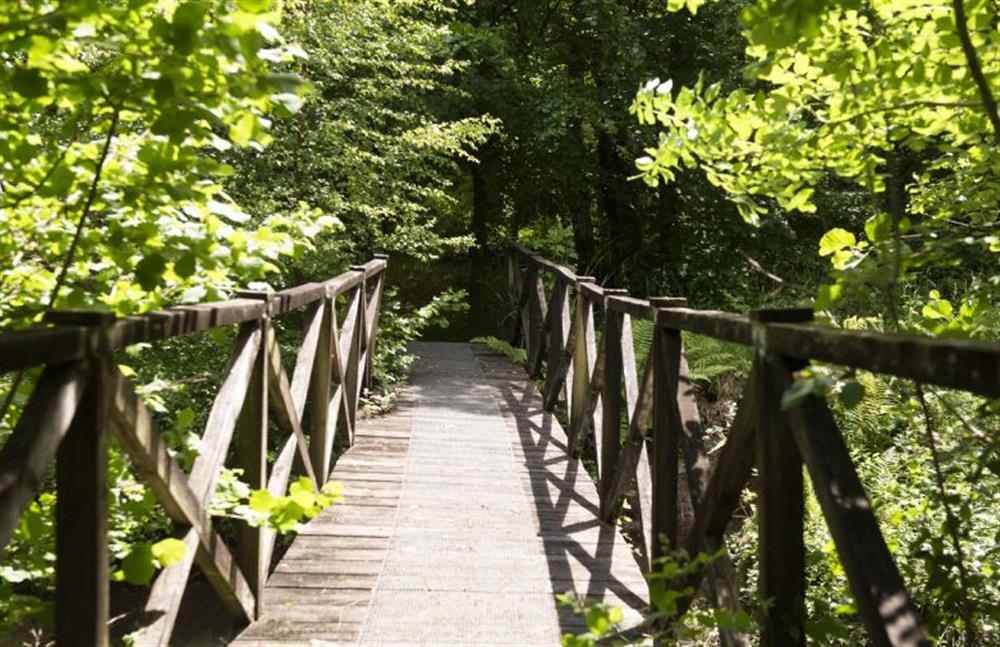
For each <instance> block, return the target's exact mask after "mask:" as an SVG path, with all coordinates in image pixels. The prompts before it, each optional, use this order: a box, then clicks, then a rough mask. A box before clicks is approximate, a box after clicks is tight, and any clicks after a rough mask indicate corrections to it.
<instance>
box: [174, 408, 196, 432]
mask: <svg viewBox="0 0 1000 647" xmlns="http://www.w3.org/2000/svg"><path fill="white" fill-rule="evenodd" d="M197 415H198V414H196V413H195V411H194V409H192V408H190V407H187V408H184V409H181V412H180V413H178V414H177V420H175V421H174V428H175V429H177V430H178V431H184V430H185V429H187V428H188V427H190V426H191V424H192V423H193V422H194V420H195V418H196V417H197Z"/></svg>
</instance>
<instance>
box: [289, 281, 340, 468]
mask: <svg viewBox="0 0 1000 647" xmlns="http://www.w3.org/2000/svg"><path fill="white" fill-rule="evenodd" d="M334 306H335V300H334V298H333V296H332V295H328V296H327V298H326V299H325V301H324V304H323V312H322V318H321V320H320V327H319V339H318V341H317V343H316V354H315V355H316V359H315V362H314V363H313V365H312V379H311V380H310V381H309V401H310V403H311V405H312V406H311V409H310V417H309V418H310V424H311V427H312V428H311V431H310V439H309V440H310V442H309V454H310V456H311V457H312V464H313V473H314V474H316V479H317V480H318V481H319V482H321V483H325V482H326V479H327V476H329V474H330V461H331V458H332V451H333V450H332V448H333V434H332V429H331V426H330V420H329V406H330V383H331V378H332V376H333V364H334V363H335V362H334V357H333V353H334V349H335V348H336V347H337V344H336V336H335V334H336V323H337V314H336V311H335V309H334ZM297 375H298V370H296V376H297Z"/></svg>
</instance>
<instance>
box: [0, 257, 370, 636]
mask: <svg viewBox="0 0 1000 647" xmlns="http://www.w3.org/2000/svg"><path fill="white" fill-rule="evenodd" d="M386 266H387V257H386V256H384V255H376V256H375V258H373V259H372V260H370V261H368V262H367V263H365V264H364V265H357V266H353V267H351V268H350V270H348V271H347V272H344V273H343V274H340V275H338V276H336V277H333V278H331V279H329V280H327V281H324V282H319V283H306V284H303V285H299V286H296V287H293V288H289V289H286V290H281V291H278V292H259V291H258V292H253V291H251V292H242V293H239V294H238V295H237V297H236V298H234V299H230V300H228V301H222V302H216V303H204V304H196V305H188V306H178V307H175V308H168V309H166V310H162V311H159V312H151V313H148V314H144V315H138V316H132V317H124V318H121V319H115V318H114V316H113V315H110V314H109V313H99V312H82V311H70V312H53V313H50V314H49V315H48V316H47V317H46V319H45V325H44V326H36V327H34V328H30V329H27V330H22V331H15V332H2V333H0V372H5V371H15V370H23V369H28V368H32V367H36V366H42V367H43V369H42V371H41V373H40V375H39V376H38V378H37V380H36V382H35V386H34V389H33V391H32V394H31V397H30V398H29V400H28V402H27V404H26V405H25V407H24V409H23V412H22V414H21V416H20V419H19V420H18V421H17V424H16V425H15V428H14V431H13V433H12V434H11V436H10V438H9V439H8V440H7V442H6V444H5V445H4V446H3V448H2V449H0V555H2V549H3V547H4V546H6V544H7V542H8V541H9V540H10V537H11V534H12V533H13V530H14V528H15V527H16V526H17V523H18V520H19V518H20V515H21V512H22V510H23V509H24V507H25V506H26V505H27V504H28V503H29V502H30V501H31V499H32V498H33V497H34V495H35V492H36V490H37V488H38V486H39V484H40V483H41V481H42V479H43V477H44V474H45V471H46V469H47V466H48V465H49V464H50V463H51V462H52V461H53V459H54V460H55V463H56V497H57V501H58V504H57V509H56V599H55V616H56V617H55V621H56V622H55V625H56V627H55V634H56V635H55V637H56V642H57V644H77V643H85V644H95V645H103V644H107V642H108V633H107V632H108V572H107V569H108V561H109V560H108V544H107V541H108V540H107V517H108V510H107V498H108V495H107V482H106V479H107V476H106V475H107V431H108V430H109V429H110V430H111V431H112V432H113V433H114V434H115V435H116V437H117V438H118V441H119V443H120V445H121V447H122V449H123V450H124V451H125V453H126V454H127V455H128V456H129V457H130V458H131V459H132V461H133V462H134V463H135V465H136V467H137V468H138V470H139V472H140V473H141V474H142V476H143V478H144V480H145V481H146V482H147V483H148V484H149V486H150V489H151V490H152V491H153V493H154V495H155V496H156V498H157V500H158V501H159V502H160V503H161V504H162V505H163V508H164V510H165V511H166V512H167V514H168V515H169V516H170V517H171V519H172V520H173V521H174V522H175V523H176V524H177V525H178V527H179V529H180V531H181V532H180V535H179V536H180V537H182V538H183V541H184V544H185V546H186V548H187V550H186V553H185V557H184V559H183V560H182V561H181V562H179V563H176V564H171V565H170V566H167V567H166V568H164V569H163V570H162V571H161V572H160V574H159V576H158V577H157V579H156V580H155V581H154V583H153V586H152V589H151V591H150V595H149V598H148V600H147V602H146V607H145V613H144V615H143V617H144V618H147V619H148V624H147V625H146V626H144V627H142V628H141V629H140V630H139V632H138V634H137V637H136V644H142V645H167V644H169V641H170V636H171V633H172V631H173V627H174V623H175V621H176V619H177V614H178V612H179V610H180V604H181V600H182V597H183V594H184V589H185V586H186V583H187V581H188V578H189V577H190V573H191V568H192V566H193V565H194V564H197V565H198V567H199V568H200V569H201V570H202V572H203V573H204V574H205V575H206V577H207V579H208V580H209V582H210V583H211V584H212V586H213V588H214V589H215V591H216V593H217V594H218V595H219V597H220V599H221V600H222V602H223V603H224V604H225V606H226V607H227V608H228V609H229V610H230V612H231V613H232V614H233V615H234V616H235V617H237V618H239V619H241V620H243V621H244V622H247V621H250V620H253V619H255V618H257V617H259V615H260V614H261V612H262V611H263V601H262V599H261V593H262V591H263V585H264V580H265V578H266V576H267V571H268V565H269V563H270V560H271V554H272V551H273V548H274V542H275V539H276V537H275V534H274V533H273V532H272V531H270V530H269V529H267V528H254V527H250V526H249V525H246V524H240V526H239V527H238V533H237V540H236V544H235V546H233V547H230V546H229V545H228V544H227V543H226V542H225V541H224V540H223V539H222V538H221V537H220V536H219V535H218V534H217V533H216V531H215V529H214V528H213V526H212V523H211V519H210V518H209V516H208V515H207V512H206V507H207V504H208V502H209V500H210V498H211V496H212V494H213V492H214V490H215V484H216V480H217V478H218V475H219V472H220V470H221V468H222V467H223V465H224V462H225V460H226V456H227V454H228V453H229V446H230V444H231V443H232V442H233V439H234V438H236V448H235V449H236V455H237V461H238V466H239V467H241V468H242V469H243V473H244V478H245V479H246V480H247V481H248V482H249V484H250V486H251V487H253V488H255V489H267V490H268V491H270V492H271V493H272V494H273V495H275V496H280V495H282V494H284V492H285V490H286V489H287V486H288V482H289V479H290V478H291V474H292V471H293V469H297V470H299V471H301V472H303V473H304V474H305V476H307V477H308V478H309V479H310V480H311V481H312V482H313V483H314V485H315V486H316V487H317V488H318V487H321V486H322V485H323V484H324V483H325V482H326V480H327V478H328V475H329V474H330V471H331V469H332V462H333V454H334V450H335V449H337V448H346V447H349V446H351V444H353V442H354V424H355V420H356V415H357V410H358V404H359V402H358V401H359V398H360V395H361V390H362V386H363V385H364V383H365V381H366V380H367V379H369V378H370V375H371V360H372V356H373V354H374V349H375V341H376V334H377V331H378V320H379V312H380V308H381V299H382V293H383V289H384V277H385V269H386ZM302 308H305V312H304V317H303V319H304V322H305V325H304V328H303V333H302V339H301V345H300V348H299V351H298V356H297V358H296V362H295V370H294V372H293V374H292V377H291V378H289V376H288V375H287V374H286V372H285V369H284V367H283V364H282V359H281V351H280V349H279V346H278V343H277V337H276V335H275V331H274V327H273V325H272V319H273V318H274V317H277V316H280V315H282V314H284V313H286V312H290V311H292V310H298V309H302ZM236 324H238V325H239V333H238V334H237V336H236V340H235V342H234V344H233V350H232V353H231V356H230V360H229V363H228V365H227V366H226V368H225V372H224V378H223V380H222V385H221V386H220V388H219V391H218V393H217V395H216V397H215V400H214V402H213V404H212V408H211V411H210V413H209V416H208V420H207V422H206V424H205V432H204V434H203V436H202V441H201V449H200V451H199V454H198V457H197V458H196V459H195V462H194V465H193V467H192V469H191V471H190V473H188V474H186V473H185V472H184V471H183V470H181V468H180V466H179V465H178V464H177V463H176V461H175V460H174V458H173V457H172V456H171V455H170V454H169V453H168V452H167V446H166V444H165V443H164V442H163V439H162V437H161V436H160V433H159V431H158V430H157V429H156V426H155V423H154V419H153V416H152V414H151V413H150V412H149V411H148V410H147V409H146V407H145V405H144V404H143V403H142V400H141V398H140V397H139V396H138V394H137V393H136V391H135V389H134V388H133V385H132V384H131V383H130V382H129V380H128V378H126V377H125V375H124V374H123V373H122V372H121V371H120V370H119V369H118V367H117V366H116V365H115V363H114V362H113V361H112V356H111V353H113V352H115V351H118V350H121V349H123V348H126V347H127V346H129V345H132V344H135V343H138V342H152V341H160V340H164V339H169V338H171V337H176V336H179V335H187V334H192V333H198V332H204V331H207V330H211V329H213V328H219V327H222V326H231V325H236ZM307 409H308V410H309V415H308V422H309V425H308V428H304V426H303V421H304V417H305V413H306V410H307ZM269 410H270V411H271V412H273V413H274V417H275V418H276V421H277V422H278V424H279V426H280V427H282V428H283V429H284V430H286V431H287V432H288V437H287V438H286V440H285V442H284V444H283V445H282V447H281V449H280V450H279V452H278V455H277V458H276V459H275V460H274V461H271V462H269V461H268V426H269V416H268V412H269ZM237 430H238V432H239V433H238V434H237V433H236V432H237ZM307 435H308V436H309V440H308V441H307V440H306V436H307Z"/></svg>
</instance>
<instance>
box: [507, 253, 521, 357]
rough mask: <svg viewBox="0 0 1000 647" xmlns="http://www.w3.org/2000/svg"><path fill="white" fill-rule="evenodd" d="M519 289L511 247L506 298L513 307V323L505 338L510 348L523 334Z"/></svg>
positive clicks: (517, 270)
mask: <svg viewBox="0 0 1000 647" xmlns="http://www.w3.org/2000/svg"><path fill="white" fill-rule="evenodd" d="M521 288H522V284H521V267H520V265H519V264H518V260H517V250H516V249H514V247H513V246H511V247H510V250H509V251H508V252H507V296H508V297H509V298H510V302H511V304H512V305H513V306H514V321H513V322H512V323H511V326H510V335H509V336H508V337H507V341H509V342H510V345H511V346H517V343H518V341H519V340H520V335H523V333H524V331H523V330H522V326H521V306H522V304H521Z"/></svg>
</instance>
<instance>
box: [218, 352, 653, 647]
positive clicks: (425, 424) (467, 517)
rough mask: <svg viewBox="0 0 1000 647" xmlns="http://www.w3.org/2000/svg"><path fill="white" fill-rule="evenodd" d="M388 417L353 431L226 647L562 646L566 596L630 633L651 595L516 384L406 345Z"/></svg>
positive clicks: (447, 355) (477, 365) (484, 362)
mask: <svg viewBox="0 0 1000 647" xmlns="http://www.w3.org/2000/svg"><path fill="white" fill-rule="evenodd" d="M414 349H415V351H416V352H417V354H418V355H420V356H421V359H420V360H419V361H418V362H417V364H416V366H415V369H414V375H413V379H412V383H411V385H410V387H408V389H407V390H406V392H405V393H404V395H403V397H402V398H401V399H400V404H399V406H398V407H397V409H396V410H394V411H393V412H392V413H391V414H389V415H388V416H386V417H383V418H378V419H373V420H364V421H360V422H359V424H358V428H357V430H356V434H355V441H356V444H355V446H354V447H353V448H351V449H350V450H349V451H348V452H347V453H346V454H345V455H344V456H342V457H341V458H340V459H339V460H338V462H337V464H336V466H335V467H334V470H333V478H334V479H335V480H338V481H340V482H341V483H343V485H344V497H345V501H344V503H342V504H339V505H337V506H334V507H333V508H331V509H329V510H327V511H325V512H324V513H323V514H321V515H320V516H319V517H317V518H316V519H314V520H313V521H312V522H311V523H309V524H308V525H307V526H306V527H305V528H304V529H303V530H302V532H301V533H300V534H299V536H298V537H297V538H296V539H295V541H294V542H293V544H292V546H291V547H290V548H289V549H288V551H287V552H286V554H285V556H284V558H283V560H282V562H281V563H280V564H279V565H278V566H277V567H276V568H275V570H274V571H273V573H272V574H271V577H270V579H269V580H268V583H267V587H266V590H265V593H264V615H263V616H262V617H261V618H260V619H259V620H258V621H257V622H255V623H253V624H251V625H250V626H249V627H248V628H247V629H246V630H245V631H244V632H243V633H242V634H241V635H240V636H239V637H238V638H237V641H236V644H239V645H243V646H247V645H265V644H267V645H274V644H289V643H316V644H366V645H375V644H381V645H390V644H391V645H399V644H407V645H414V644H436V645H459V644H462V645H469V644H477V645H480V644H481V645H501V644H504V645H510V644H517V645H558V644H559V638H560V635H561V633H563V632H566V631H581V630H582V628H583V625H582V622H581V619H580V618H577V617H574V616H572V614H570V613H568V612H567V611H566V610H564V609H558V608H557V607H556V604H555V600H554V596H555V594H557V593H563V592H566V591H575V592H577V593H578V594H580V595H584V596H587V597H591V598H601V599H604V600H605V601H607V602H608V603H611V604H616V605H618V606H622V607H624V608H625V610H626V621H627V622H638V621H639V619H640V617H641V611H642V609H643V608H644V607H645V605H646V602H645V600H646V585H645V580H644V579H643V577H642V575H641V572H640V570H639V567H638V565H637V563H636V561H635V558H634V556H633V551H632V549H631V547H630V546H629V545H628V544H627V543H625V541H624V540H623V539H622V537H621V535H620V533H619V532H618V531H617V529H616V528H615V527H613V526H610V525H607V524H602V523H601V522H600V521H599V520H598V514H599V508H600V506H599V500H598V496H597V488H596V487H595V485H594V482H593V481H592V480H591V478H590V476H589V475H588V474H587V472H586V470H584V468H583V466H582V465H581V464H580V463H579V462H578V461H577V460H576V459H572V458H570V457H568V456H567V454H566V447H567V445H568V441H567V438H566V434H565V432H564V431H563V429H562V428H561V427H560V426H559V424H558V422H557V421H556V420H555V419H554V418H553V417H552V416H551V414H548V413H546V412H544V411H543V410H542V400H541V396H540V394H539V393H538V392H537V390H536V389H535V387H534V385H533V384H532V383H531V382H530V381H529V380H528V379H527V377H526V375H525V374H524V372H523V371H521V370H520V369H518V368H517V367H515V366H513V365H512V364H510V362H508V361H507V360H506V359H504V358H502V357H500V356H497V355H493V354H489V353H486V352H483V350H482V349H479V348H476V349H475V351H473V349H472V347H470V346H469V345H466V344H415V345H414Z"/></svg>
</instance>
